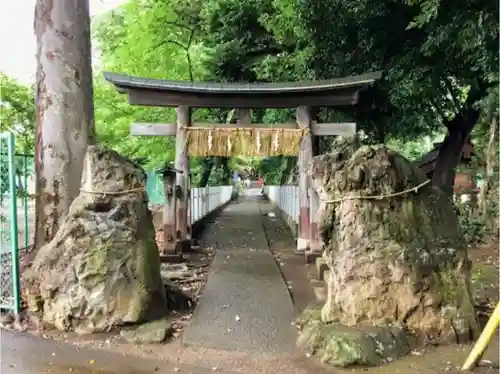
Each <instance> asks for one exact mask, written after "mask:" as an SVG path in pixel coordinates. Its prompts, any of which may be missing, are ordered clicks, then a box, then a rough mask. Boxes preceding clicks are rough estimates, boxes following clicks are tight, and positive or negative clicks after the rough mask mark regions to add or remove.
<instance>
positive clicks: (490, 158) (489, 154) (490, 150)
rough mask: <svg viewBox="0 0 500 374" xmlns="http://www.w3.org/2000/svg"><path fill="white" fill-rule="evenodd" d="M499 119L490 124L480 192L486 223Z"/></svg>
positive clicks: (486, 221) (481, 206) (485, 221)
mask: <svg viewBox="0 0 500 374" xmlns="http://www.w3.org/2000/svg"><path fill="white" fill-rule="evenodd" d="M497 142H498V119H497V117H496V116H495V117H493V119H492V121H491V125H490V136H489V139H488V146H487V148H486V166H485V173H484V184H483V186H482V187H481V191H480V193H479V212H480V214H481V217H482V218H483V222H484V223H485V224H489V222H488V193H489V191H490V189H491V184H492V182H493V174H494V171H495V167H496V163H497V150H498V145H497Z"/></svg>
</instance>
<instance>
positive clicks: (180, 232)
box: [175, 106, 191, 252]
mask: <svg viewBox="0 0 500 374" xmlns="http://www.w3.org/2000/svg"><path fill="white" fill-rule="evenodd" d="M176 114H177V132H176V137H175V168H176V169H177V170H178V171H179V172H178V173H177V174H176V183H175V184H176V186H175V187H176V198H177V220H176V221H177V222H176V225H177V226H176V239H177V242H178V243H177V244H178V245H179V248H180V251H181V252H182V249H184V248H186V246H187V245H188V244H189V230H188V204H189V191H188V185H189V184H188V178H189V160H188V156H187V150H186V146H185V143H186V132H187V130H186V127H188V126H189V125H190V124H191V109H190V108H189V107H187V106H178V107H177V108H176Z"/></svg>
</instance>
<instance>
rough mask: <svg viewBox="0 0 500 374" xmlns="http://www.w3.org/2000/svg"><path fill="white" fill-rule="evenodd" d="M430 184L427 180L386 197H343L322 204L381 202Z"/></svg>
mask: <svg viewBox="0 0 500 374" xmlns="http://www.w3.org/2000/svg"><path fill="white" fill-rule="evenodd" d="M430 182H431V180H430V179H427V180H426V181H425V182H422V183H420V184H419V185H418V186H415V187H412V188H408V189H407V190H404V191H400V192H394V193H391V194H387V195H379V196H361V195H359V196H344V197H341V198H340V199H335V200H326V201H324V203H326V204H333V203H341V202H342V201H348V200H383V199H387V198H390V197H396V196H401V195H405V194H407V193H410V192H415V193H416V192H418V190H419V189H420V188H422V187H424V186H425V185H427V184H429V183H430Z"/></svg>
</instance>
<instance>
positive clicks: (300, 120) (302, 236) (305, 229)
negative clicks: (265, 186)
mask: <svg viewBox="0 0 500 374" xmlns="http://www.w3.org/2000/svg"><path fill="white" fill-rule="evenodd" d="M297 124H298V126H299V128H306V129H311V124H312V118H311V108H310V107H307V106H300V107H298V108H297ZM311 161H312V137H311V133H309V134H307V135H305V136H304V137H302V141H301V143H300V151H299V159H298V168H299V234H298V238H297V250H298V251H305V250H306V249H308V248H309V246H310V239H311V221H310V208H309V194H308V187H309V183H308V179H309V178H308V177H307V169H308V167H309V164H310V163H311Z"/></svg>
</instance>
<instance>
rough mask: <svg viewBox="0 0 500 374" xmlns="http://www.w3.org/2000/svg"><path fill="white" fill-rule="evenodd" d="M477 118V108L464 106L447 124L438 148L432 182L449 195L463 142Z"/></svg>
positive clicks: (467, 137)
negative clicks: (446, 131) (445, 132)
mask: <svg viewBox="0 0 500 374" xmlns="http://www.w3.org/2000/svg"><path fill="white" fill-rule="evenodd" d="M478 119H479V110H477V109H474V108H473V107H472V103H471V105H470V106H467V107H465V108H464V109H463V110H462V111H461V113H458V114H457V115H456V116H455V117H454V118H453V119H452V120H451V121H450V123H449V124H448V125H447V127H448V134H447V135H446V138H445V139H444V142H443V144H442V146H441V148H440V149H439V155H438V157H437V160H436V167H435V169H434V173H433V175H432V184H433V185H434V186H437V187H439V188H441V189H442V190H443V191H444V192H445V193H446V194H448V195H449V196H452V195H453V184H454V181H455V171H456V167H457V165H458V163H459V162H460V158H461V155H462V149H463V147H464V145H465V142H466V141H467V140H468V139H469V137H470V134H471V132H472V129H473V128H474V126H475V125H476V123H477V121H478Z"/></svg>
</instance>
